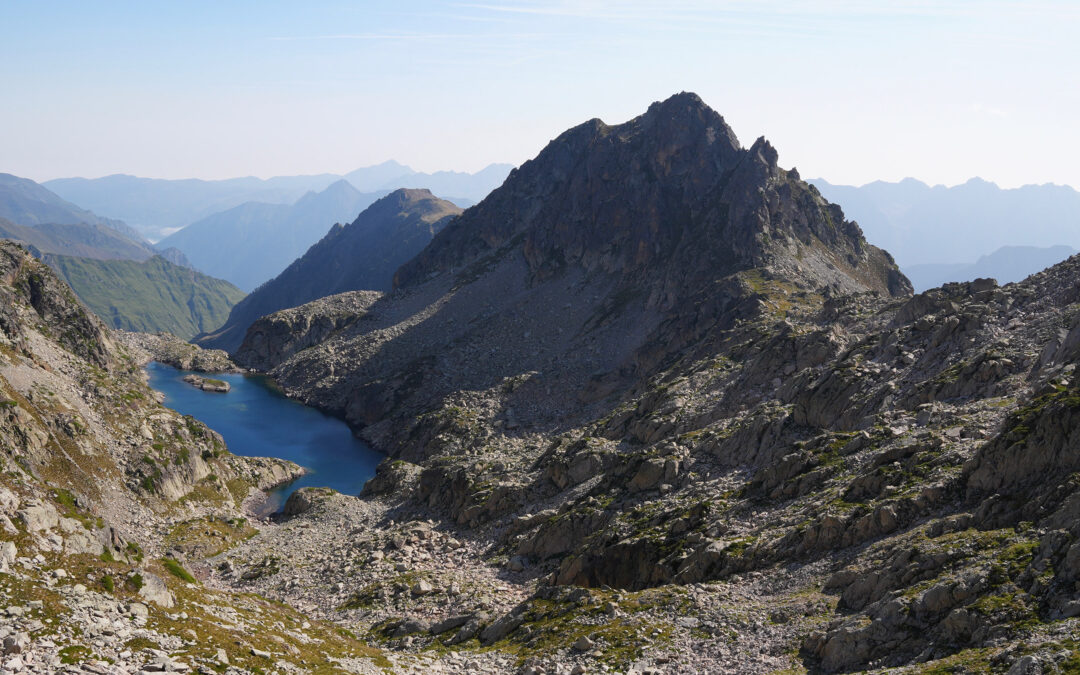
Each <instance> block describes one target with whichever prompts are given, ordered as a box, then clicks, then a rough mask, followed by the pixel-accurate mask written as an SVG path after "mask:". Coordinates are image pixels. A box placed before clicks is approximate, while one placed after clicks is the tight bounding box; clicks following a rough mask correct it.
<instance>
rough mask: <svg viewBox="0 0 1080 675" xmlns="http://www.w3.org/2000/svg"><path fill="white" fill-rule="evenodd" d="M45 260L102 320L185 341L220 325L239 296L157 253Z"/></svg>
mask: <svg viewBox="0 0 1080 675" xmlns="http://www.w3.org/2000/svg"><path fill="white" fill-rule="evenodd" d="M46 262H47V263H48V264H49V266H50V267H52V268H53V269H54V270H56V271H57V272H58V273H59V274H60V276H61V277H63V278H64V280H66V281H67V282H68V283H69V284H70V285H71V287H72V288H73V289H74V290H75V293H76V294H78V296H79V298H80V299H81V300H82V301H83V302H85V303H86V304H87V306H89V307H90V309H92V310H93V311H94V312H95V313H96V314H97V315H98V316H100V317H101V318H102V319H104V320H105V322H106V323H108V324H109V325H111V326H113V327H115V328H123V329H125V330H133V331H141V332H157V331H168V332H169V333H172V334H173V335H176V336H177V337H180V338H183V339H185V340H186V339H189V338H191V337H192V336H194V335H196V334H198V333H200V332H203V331H207V330H212V329H214V328H217V327H218V326H220V325H221V324H223V323H224V322H225V320H226V319H227V318H228V316H229V310H231V309H232V306H233V305H235V304H236V303H237V302H239V301H240V300H241V299H242V298H243V297H244V292H243V291H241V290H240V289H238V288H236V287H235V286H233V285H232V284H230V283H229V282H227V281H222V280H221V279H215V278H213V277H209V276H207V275H205V274H202V273H200V272H197V271H194V270H190V269H187V268H184V267H180V266H178V265H174V264H172V263H170V262H168V261H167V260H164V259H163V258H160V257H154V258H151V259H150V260H147V261H146V262H136V261H133V260H92V259H89V258H75V257H70V256H60V255H50V256H46Z"/></svg>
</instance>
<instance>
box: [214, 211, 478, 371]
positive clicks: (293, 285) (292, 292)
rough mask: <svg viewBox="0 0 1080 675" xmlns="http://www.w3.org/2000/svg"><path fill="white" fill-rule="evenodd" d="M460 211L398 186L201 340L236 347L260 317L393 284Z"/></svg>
mask: <svg viewBox="0 0 1080 675" xmlns="http://www.w3.org/2000/svg"><path fill="white" fill-rule="evenodd" d="M460 213H461V209H460V208H458V207H457V206H455V205H454V204H451V203H450V202H448V201H446V200H443V199H439V198H437V197H435V196H434V195H432V194H431V193H430V192H429V191H427V190H396V191H394V192H392V193H390V194H389V195H387V196H385V197H383V198H381V199H379V200H378V201H376V202H375V203H373V204H372V205H371V206H369V207H368V208H366V209H364V211H363V212H361V213H360V215H359V216H357V218H356V220H355V221H353V222H352V223H350V224H349V225H340V224H339V225H335V226H334V227H332V228H331V229H330V231H329V232H328V233H327V234H326V236H325V237H323V238H322V239H321V240H319V241H318V242H317V243H315V244H314V245H312V247H311V248H310V249H308V251H307V252H306V253H305V254H304V255H303V256H302V257H300V258H298V259H297V260H296V261H295V262H293V263H292V264H291V265H289V267H287V268H286V269H285V271H283V272H282V273H281V274H279V275H278V276H276V277H275V278H273V279H271V280H270V281H268V282H266V283H265V284H263V285H261V286H260V287H259V288H257V289H256V290H255V291H253V292H252V293H251V294H250V295H248V296H247V297H246V298H244V300H242V301H241V302H240V303H239V304H237V305H236V307H234V308H233V310H232V312H231V313H230V315H229V319H228V321H227V322H226V323H225V324H224V325H223V326H221V327H219V328H218V329H217V330H214V331H212V332H211V333H210V334H208V335H204V336H202V337H201V338H199V340H198V342H199V344H201V345H203V346H207V347H213V348H217V349H224V350H226V351H230V352H231V351H235V350H236V349H237V348H238V347H239V346H240V343H241V342H242V341H243V339H244V335H245V333H246V332H247V329H248V327H249V326H250V325H251V324H252V323H253V322H254V321H255V320H256V319H258V318H259V317H261V316H265V315H267V314H270V313H272V312H276V311H278V310H280V309H285V308H288V307H296V306H297V305H302V304H304V303H306V302H310V301H312V300H316V299H318V298H323V297H326V296H329V295H335V294H338V293H344V292H346V291H359V290H373V291H388V290H390V287H391V283H392V280H393V275H394V272H395V271H396V270H397V268H398V267H399V266H400V265H401V264H402V263H404V262H405V261H407V260H409V259H410V258H412V257H413V256H414V255H416V254H417V253H419V252H420V251H421V250H422V249H423V248H424V246H426V245H427V243H428V242H430V241H431V238H432V237H433V236H434V235H435V233H436V232H439V231H440V230H441V229H442V228H443V227H444V226H445V225H446V223H447V222H449V221H450V219H452V218H453V217H454V216H456V215H458V214H460Z"/></svg>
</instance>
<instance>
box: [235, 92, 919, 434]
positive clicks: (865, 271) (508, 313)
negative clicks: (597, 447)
mask: <svg viewBox="0 0 1080 675" xmlns="http://www.w3.org/2000/svg"><path fill="white" fill-rule="evenodd" d="M395 281H396V284H397V285H398V286H399V287H400V289H401V292H399V293H398V294H397V295H396V296H394V297H393V298H388V299H387V300H386V301H384V302H379V303H376V304H375V305H374V306H372V307H371V308H370V315H369V316H368V317H367V319H366V320H365V321H364V322H362V323H358V324H357V325H356V326H355V327H354V328H353V329H351V330H352V332H350V333H348V334H347V335H341V336H340V340H341V342H342V344H341V349H340V350H339V349H337V348H335V349H334V351H335V353H336V354H337V356H335V357H334V358H335V360H341V359H344V361H343V362H342V363H340V364H339V365H338V366H334V367H333V371H334V372H335V373H338V374H337V375H335V376H334V377H332V378H325V379H324V378H323V376H324V375H325V373H326V371H327V364H326V363H324V362H322V361H321V359H322V357H321V352H320V351H319V350H309V352H308V353H306V354H305V355H304V356H303V362H300V361H297V362H295V363H290V364H286V365H283V366H282V368H281V369H279V370H278V371H276V372H277V373H278V374H279V376H280V377H281V378H282V380H283V381H285V382H286V383H291V384H294V385H296V386H297V387H298V389H305V390H306V388H307V385H311V386H312V387H315V388H317V389H319V390H320V391H326V392H327V395H328V401H327V402H329V401H330V400H332V401H333V402H332V403H330V407H332V408H334V409H336V410H337V411H338V412H342V413H344V414H345V415H346V416H347V417H348V418H349V419H351V420H352V421H353V422H355V423H358V424H369V423H373V422H377V421H378V422H382V423H386V424H388V425H389V426H394V427H398V428H400V425H399V424H392V423H389V422H388V421H387V420H388V417H387V416H388V415H389V416H392V417H398V416H400V415H406V416H410V415H415V414H416V413H417V412H418V411H419V410H422V409H424V408H425V407H426V406H429V405H431V403H432V402H434V401H437V400H439V398H441V397H442V396H445V395H447V394H449V393H450V392H452V391H454V390H455V389H457V388H460V387H468V388H480V389H488V388H490V387H492V386H495V385H496V384H497V383H498V382H500V381H501V380H502V379H504V378H508V377H517V376H520V375H521V374H522V373H526V372H530V371H535V372H541V373H543V378H544V380H545V384H544V390H545V391H547V390H553V391H556V390H557V391H562V392H564V394H566V395H567V396H568V397H569V398H570V399H573V400H578V401H589V402H595V401H599V400H601V399H605V398H608V395H609V394H611V393H612V392H614V391H616V390H625V389H627V388H632V387H633V386H634V385H635V384H637V383H640V382H641V381H642V380H643V379H644V378H647V377H648V376H649V375H651V374H653V372H654V371H655V369H656V368H657V367H658V366H659V364H662V363H665V362H667V361H670V359H672V358H678V357H679V356H680V355H681V354H682V353H683V352H684V351H685V350H687V349H692V348H696V346H698V345H699V343H701V342H702V341H703V340H707V339H708V337H709V335H710V333H711V332H714V331H716V330H718V329H720V328H723V327H725V326H730V325H732V324H733V323H734V322H735V321H736V320H738V319H739V318H740V317H743V318H745V317H749V316H754V315H756V314H758V313H759V312H760V311H761V307H762V306H763V305H762V304H761V299H762V298H764V297H766V296H769V295H770V294H775V293H779V294H788V295H793V296H798V297H799V298H801V302H802V303H803V304H806V305H808V306H809V305H813V304H815V303H817V304H820V302H821V301H822V299H823V297H824V295H823V294H830V293H837V292H854V291H875V292H882V293H885V294H896V295H903V294H905V293H908V292H910V286H909V285H908V284H907V281H906V280H905V279H904V278H903V276H902V275H901V274H900V273H899V272H898V270H897V269H896V267H895V265H893V264H892V261H891V259H890V258H889V257H888V255H887V254H886V253H884V252H882V251H880V250H878V249H876V248H874V247H872V246H869V245H867V244H866V242H865V241H864V240H863V239H862V238H861V235H860V234H859V231H858V228H857V227H856V226H854V225H853V224H851V223H847V222H845V221H844V220H843V214H842V213H841V212H840V210H839V208H837V207H835V206H833V205H829V204H828V203H826V202H824V201H823V200H822V199H821V198H820V197H818V196H817V194H816V193H815V192H814V191H813V190H812V189H811V188H809V187H808V186H807V185H806V184H804V183H802V182H801V181H800V180H799V179H798V177H797V175H794V174H791V173H788V172H784V171H782V170H781V169H779V167H778V166H777V164H776V152H775V151H774V150H773V149H772V148H771V146H769V144H768V143H767V142H766V141H764V140H759V141H758V142H757V143H755V144H754V146H753V147H752V148H750V149H749V150H744V149H742V148H740V146H739V145H738V142H737V141H736V139H735V137H734V134H733V132H732V131H731V130H730V129H729V128H728V127H727V126H726V124H725V123H724V121H723V119H722V118H721V117H720V116H719V115H718V114H717V113H716V112H714V111H712V110H711V109H709V108H708V107H707V106H705V105H704V103H703V102H702V101H701V100H700V99H699V98H698V97H696V96H695V95H693V94H681V95H678V96H675V97H673V98H671V99H669V100H668V101H665V102H663V103H658V104H655V105H654V106H652V107H651V108H650V109H649V111H648V112H647V113H646V114H644V115H642V116H641V117H639V118H636V119H634V120H632V121H630V122H627V123H625V124H622V125H619V126H614V127H609V126H607V125H604V124H603V123H602V122H600V121H598V120H593V121H590V122H587V123H585V124H583V125H581V126H579V127H576V128H574V129H571V130H570V131H568V132H566V133H565V134H563V135H562V136H560V137H559V138H558V139H556V140H555V141H553V142H552V143H551V144H550V145H549V146H548V147H547V148H545V150H544V151H543V152H542V153H541V154H540V155H539V156H538V157H537V158H536V159H534V160H532V161H530V162H527V163H526V164H525V165H523V166H522V167H521V169H519V170H517V171H515V172H514V173H512V174H511V176H510V177H509V178H508V179H507V181H506V183H504V185H503V186H502V187H501V188H499V189H498V190H496V191H495V192H494V193H492V195H491V196H490V197H488V198H487V199H485V200H484V201H483V202H481V203H480V204H478V205H477V206H475V207H473V208H470V209H469V210H468V211H466V212H465V213H464V214H463V215H462V216H461V217H460V218H457V219H456V220H454V221H453V222H451V223H450V224H449V225H448V226H447V227H446V229H444V230H443V231H442V232H441V233H439V234H438V235H437V236H436V237H435V239H434V240H433V241H432V243H431V244H430V245H429V246H428V247H427V248H426V249H424V251H423V252H421V253H420V254H419V255H418V256H417V257H416V258H414V259H413V260H412V261H410V262H408V263H406V264H405V265H403V266H402V267H401V269H400V270H398V272H397V275H396V277H395ZM766 302H767V301H766ZM783 302H786V303H787V305H791V304H792V303H791V301H790V300H785V301H783ZM435 308H437V314H438V317H437V319H436V320H426V321H422V322H420V323H416V324H412V325H408V326H404V325H397V322H400V321H401V320H402V319H403V318H404V317H405V316H410V315H413V316H415V315H416V313H418V312H420V313H426V312H431V311H436V309H435ZM316 311H317V310H316ZM369 331H370V332H369ZM376 345H377V346H376ZM342 350H344V351H342ZM485 353H486V357H485V367H482V368H468V367H466V365H465V364H467V363H469V362H470V361H471V360H472V359H474V358H477V357H479V355H480V354H485ZM375 354H378V358H377V359H376V358H373V357H374V355H375ZM239 358H240V360H241V361H244V360H245V359H251V360H252V361H258V362H259V363H264V364H265V363H270V364H276V363H277V361H278V360H280V358H279V357H276V356H275V355H273V354H257V353H254V352H252V351H251V350H250V349H245V348H242V349H241V350H240V356H239ZM421 364H423V365H421ZM286 370H288V372H289V374H288V375H286V374H285V371H286ZM406 371H407V372H408V376H407V377H405V378H404V379H403V380H401V384H404V383H406V382H407V383H408V384H407V386H405V387H402V386H398V385H397V384H394V383H395V382H397V379H396V378H398V377H399V376H403V373H405V372H406ZM446 374H453V376H452V377H446ZM455 378H459V379H455ZM301 382H303V383H304V384H300V383H301ZM316 382H318V384H316ZM429 385H430V386H429ZM331 392H332V393H331ZM308 393H309V394H310V392H308ZM414 395H415V396H418V397H419V398H417V399H413V396H414ZM313 400H320V396H319V395H316V396H313ZM611 403H612V400H608V401H607V402H606V405H610V404H611ZM602 405H604V404H602ZM391 411H394V412H393V413H392V414H391ZM555 417H558V415H555ZM398 422H400V420H398ZM399 441H401V439H397V441H395V442H399ZM413 447H415V446H413ZM411 452H415V450H413V451H411Z"/></svg>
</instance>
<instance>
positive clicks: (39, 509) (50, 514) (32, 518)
mask: <svg viewBox="0 0 1080 675" xmlns="http://www.w3.org/2000/svg"><path fill="white" fill-rule="evenodd" d="M18 516H19V520H21V521H22V522H23V525H25V526H26V529H27V531H29V532H39V531H41V530H51V529H52V528H54V527H57V526H59V525H60V514H58V513H57V512H56V507H54V506H53V505H52V504H49V503H47V502H45V503H43V502H39V501H37V500H31V501H28V502H27V503H26V506H25V507H23V508H22V509H21V510H20V511H19V513H18Z"/></svg>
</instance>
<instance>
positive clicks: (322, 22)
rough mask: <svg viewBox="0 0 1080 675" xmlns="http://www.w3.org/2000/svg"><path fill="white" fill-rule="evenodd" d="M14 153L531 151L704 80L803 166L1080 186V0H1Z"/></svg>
mask: <svg viewBox="0 0 1080 675" xmlns="http://www.w3.org/2000/svg"><path fill="white" fill-rule="evenodd" d="M0 63H2V64H3V65H2V66H0V91H2V92H3V95H4V96H3V105H0V171H4V172H10V173H15V174H18V175H23V176H27V177H30V178H33V179H35V180H46V179H49V178H56V177H60V176H72V175H83V176H100V175H105V174H109V173H132V174H137V175H144V176H154V177H165V178H177V177H201V178H223V177H229V176H237V175H258V176H263V177H267V176H271V175H280V174H297V173H319V172H324V171H325V172H338V173H340V172H346V171H349V170H351V169H353V168H356V167H359V166H364V165H370V164H374V163H377V162H380V161H383V160H385V159H390V158H394V159H397V160H399V161H401V162H404V163H406V164H409V165H411V166H413V167H414V168H416V169H420V170H426V171H433V170H438V169H457V170H467V171H475V170H477V169H480V168H482V167H483V166H485V165H487V164H489V163H491V162H511V163H515V164H519V163H521V162H523V161H524V160H526V159H528V158H530V157H532V156H534V155H535V154H536V153H537V152H538V151H539V150H540V149H541V148H542V147H543V145H544V144H545V143H547V141H548V140H550V139H551V138H554V137H555V136H556V135H558V134H559V133H560V132H561V131H563V130H564V129H565V128H567V127H569V126H572V125H574V124H577V123H580V122H582V121H584V120H586V119H589V118H592V117H600V118H601V119H603V120H605V121H607V122H610V123H616V122H622V121H624V120H626V119H629V118H630V117H633V116H634V115H637V114H639V113H641V112H642V111H644V110H645V108H646V107H647V106H648V104H649V103H650V102H651V101H653V100H657V99H661V98H666V97H667V96H669V95H671V94H672V93H675V92H677V91H680V90H690V91H695V92H697V93H698V94H700V95H701V96H702V97H703V98H704V99H705V101H706V102H707V103H708V104H709V105H711V106H712V107H714V108H716V109H717V110H718V111H719V112H720V113H721V114H722V115H724V117H725V118H726V119H727V121H728V123H729V124H731V125H732V127H733V128H734V129H735V132H736V133H737V134H738V136H739V139H740V140H741V141H742V142H743V144H744V145H749V144H750V143H752V142H753V140H754V139H755V138H756V137H757V136H759V135H765V136H766V137H767V138H769V139H770V140H771V141H772V142H773V144H774V145H775V146H776V147H777V148H778V149H779V151H780V161H781V164H782V165H783V166H787V167H790V166H798V168H799V170H800V171H801V173H802V174H803V176H807V177H810V176H821V177H824V178H826V179H828V180H830V181H833V182H841V183H863V182H867V181H870V180H874V179H886V180H897V179H900V178H902V177H905V176H914V177H916V178H920V179H922V180H926V181H928V182H931V183H939V182H940V183H946V184H955V183H958V182H962V181H964V180H966V179H967V178H969V177H971V176H973V175H979V176H982V177H984V178H986V179H988V180H993V181H996V182H998V183H999V184H1001V185H1003V186H1014V185H1019V184H1024V183H1043V182H1056V183H1067V184H1071V185H1073V186H1077V187H1080V131H1078V129H1077V120H1078V119H1080V115H1078V110H1080V2H1076V1H1075V0H1074V1H1069V2H1039V1H1037V0H1036V1H1034V2H992V1H987V2H974V1H970V2H964V1H961V0H951V1H950V0H944V1H941V2H934V1H930V0H926V1H915V2H893V1H888V0H883V1H878V2H856V1H853V0H850V1H845V0H825V1H816V0H807V1H805V2H779V1H769V0H765V1H747V2H703V1H695V0H683V1H680V0H670V1H669V2H663V3H654V2H636V1H627V2H503V1H500V0H490V1H484V0H481V1H478V2H436V1H426V2H425V1H421V2H412V3H402V2H304V3H297V2H268V1H262V0H260V1H258V2H255V1H250V2H220V1H215V2H184V3H161V2H145V1H140V2H109V3H104V2H97V3H95V2H48V1H39V2H15V1H13V0H0Z"/></svg>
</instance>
